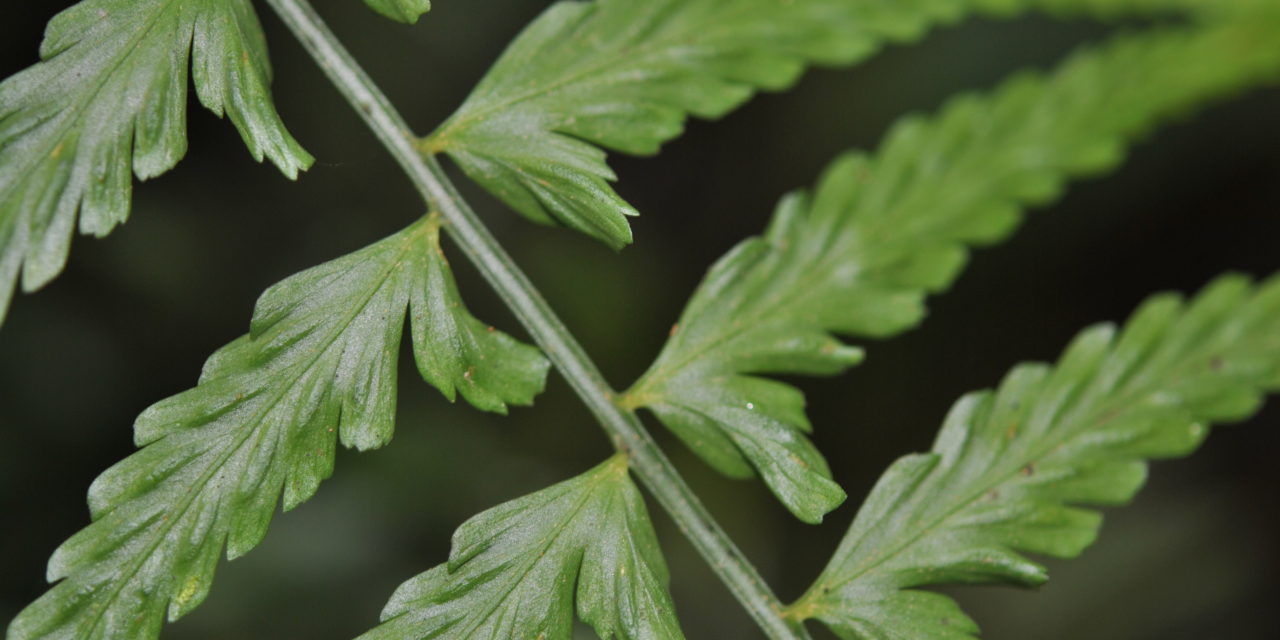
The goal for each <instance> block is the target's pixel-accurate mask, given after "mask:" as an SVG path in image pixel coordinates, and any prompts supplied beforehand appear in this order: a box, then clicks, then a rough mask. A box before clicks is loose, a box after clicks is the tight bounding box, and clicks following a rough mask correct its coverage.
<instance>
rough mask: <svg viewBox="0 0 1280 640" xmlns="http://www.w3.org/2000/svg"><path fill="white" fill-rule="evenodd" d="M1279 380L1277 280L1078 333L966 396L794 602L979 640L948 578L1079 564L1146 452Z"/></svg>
mask: <svg viewBox="0 0 1280 640" xmlns="http://www.w3.org/2000/svg"><path fill="white" fill-rule="evenodd" d="M1277 389H1280V277H1276V278H1272V279H1271V280H1270V281H1269V282H1268V283H1265V284H1264V285H1262V286H1261V287H1260V288H1257V289H1255V288H1254V287H1253V286H1252V285H1251V284H1250V283H1249V281H1248V280H1247V279H1245V278H1242V277H1226V278H1222V279H1219V280H1218V281H1217V282H1215V283H1213V284H1212V285H1210V286H1209V287H1207V288H1206V289H1205V291H1203V292H1202V293H1201V294H1200V295H1199V296H1198V297H1197V298H1196V299H1195V300H1194V301H1192V302H1191V303H1189V304H1185V305H1184V304H1183V302H1182V301H1181V300H1180V299H1179V298H1178V297H1177V296H1173V295H1162V296H1157V297H1155V298H1153V299H1151V300H1150V301H1148V302H1147V303H1146V304H1144V305H1143V306H1142V307H1141V308H1140V309H1139V310H1138V311H1137V312H1136V313H1135V314H1134V316H1133V317H1132V318H1131V319H1130V321H1129V322H1128V324H1127V326H1126V327H1125V328H1124V330H1123V331H1121V332H1119V334H1118V335H1117V332H1116V330H1115V328H1114V327H1112V326H1109V325H1102V326H1097V327H1094V328H1092V329H1088V330H1086V331H1084V332H1083V333H1081V334H1080V335H1079V337H1077V338H1076V340H1075V341H1074V342H1073V343H1072V345H1071V346H1070V347H1069V348H1068V349H1067V350H1066V352H1065V353H1064V354H1063V356H1062V358H1061V359H1060V360H1059V361H1058V364H1057V365H1056V366H1054V367H1050V366H1047V365H1042V364H1027V365H1021V366H1019V367H1016V368H1014V369H1013V371H1011V372H1010V373H1009V375H1008V376H1006V377H1005V379H1004V381H1003V382H1002V383H1001V385H1000V388H999V389H998V390H996V391H994V392H991V391H985V392H979V393H973V394H969V395H967V396H965V397H964V398H962V399H961V400H960V401H959V402H958V403H956V405H955V406H954V407H953V408H952V410H951V412H950V414H949V415H948V416H947V419H946V422H945V424H944V425H943V427H942V431H941V432H940V433H939V434H938V439H937V441H936V442H935V444H934V448H933V452H931V453H927V454H919V455H911V456H906V457H904V458H902V459H900V460H898V461H897V462H896V463H894V464H893V466H891V467H890V468H889V470H888V471H887V472H885V474H884V476H883V477H882V478H881V479H880V482H879V483H877V484H876V487H875V488H874V489H872V491H871V495H870V496H868V498H867V501H866V503H865V504H864V505H863V507H862V510H861V511H860V512H859V513H858V516H857V518H856V519H855V520H854V523H853V526H852V527H851V528H850V530H849V533H848V534H847V535H846V536H845V539H844V541H843V542H842V543H841V544H840V547H839V549H838V550H837V551H836V554H835V556H834V557H833V558H832V560H831V562H830V564H829V565H828V566H827V568H826V570H825V571H823V573H822V575H821V577H819V578H818V580H817V582H816V583H815V584H814V585H813V587H812V588H810V590H809V592H808V593H807V594H806V595H805V596H804V597H803V598H801V599H800V601H799V602H797V603H796V604H795V605H793V607H792V608H791V609H790V614H789V615H792V616H794V617H797V618H801V619H804V618H817V619H819V620H822V621H823V622H825V623H826V624H827V625H828V626H830V627H831V628H832V629H833V630H834V631H835V632H836V633H837V635H839V636H841V637H842V638H846V639H867V640H870V639H872V638H875V639H877V640H880V639H890V638H894V639H896V638H901V639H903V640H906V639H908V638H911V639H914V638H955V639H960V638H972V637H974V636H975V634H976V633H977V626H976V625H975V624H973V622H972V621H971V620H969V619H968V618H967V617H966V616H965V615H964V614H963V613H962V612H961V611H960V609H959V607H958V606H957V605H956V604H955V603H954V602H953V601H951V600H950V599H949V598H947V597H946V596H943V595H941V594H937V593H931V592H927V591H919V590H916V589H915V588H916V587H922V586H928V585H938V584H948V583H1013V584H1020V585H1038V584H1041V583H1043V582H1044V581H1045V580H1046V579H1047V575H1046V573H1045V569H1044V567H1042V566H1040V565H1039V564H1037V563H1034V562H1032V561H1030V560H1028V559H1027V558H1025V557H1023V556H1022V555H1021V554H1020V553H1019V552H1029V553H1037V554H1043V555H1047V556H1052V557H1058V558H1069V557H1074V556H1076V555H1078V554H1080V552H1081V551H1083V550H1084V549H1085V547H1087V546H1089V544H1091V543H1092V542H1093V540H1094V538H1095V536H1096V535H1097V532H1098V527H1099V525H1100V523H1101V519H1102V518H1101V515H1100V514H1098V513H1097V512H1096V511H1093V510H1091V509H1086V508H1083V507H1081V506H1078V505H1114V504H1122V503H1124V502H1127V501H1128V500H1129V499H1131V498H1132V497H1133V495H1134V494H1135V493H1136V492H1137V490H1138V489H1139V487H1140V486H1141V485H1142V483H1143V481H1144V479H1145V478H1146V469H1147V466H1146V463H1145V460H1147V459H1150V458H1169V457H1176V456H1183V455H1186V454H1188V453H1190V452H1191V451H1193V450H1194V449H1195V448H1196V447H1197V446H1198V445H1199V444H1200V442H1201V441H1202V440H1203V439H1204V437H1205V436H1206V435H1207V433H1208V429H1207V425H1208V423H1211V422H1228V421H1234V420H1239V419H1243V418H1245V417H1248V416H1249V415H1251V414H1253V413H1254V412H1255V411H1256V410H1257V408H1258V407H1259V406H1260V404H1261V401H1262V394H1263V392H1265V391H1275V390H1277Z"/></svg>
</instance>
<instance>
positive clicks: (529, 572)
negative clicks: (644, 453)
mask: <svg viewBox="0 0 1280 640" xmlns="http://www.w3.org/2000/svg"><path fill="white" fill-rule="evenodd" d="M667 582H668V576H667V566H666V562H665V561H664V560H663V559H662V550H661V549H660V548H659V547H658V541H657V537H656V536H655V535H654V532H653V525H651V524H650V523H649V514H648V512H647V511H646V510H645V506H644V499H643V498H642V497H641V496H640V492H639V491H638V490H637V489H636V487H635V485H634V484H633V483H632V482H631V478H630V477H629V476H628V474H627V460H626V458H625V457H624V456H621V455H619V456H614V457H613V458H611V459H610V460H608V461H606V462H605V463H603V464H601V465H600V466H598V467H596V468H595V469H592V470H591V471H588V472H587V473H584V474H582V475H580V476H578V477H576V478H573V479H571V480H567V481H565V482H561V483H559V484H557V485H554V486H551V487H548V488H546V489H543V490H542V491H539V492H537V493H534V494H532V495H528V496H525V497H523V498H519V499H517V500H512V501H511V502H507V503H505V504H502V505H500V506H498V507H494V508H493V509H490V510H488V511H485V512H484V513H481V514H480V515H478V516H476V517H474V518H472V519H470V520H468V521H467V522H466V523H464V524H463V525H462V527H460V528H459V529H458V531H457V532H456V533H454V536H453V551H452V553H451V554H450V555H449V562H448V563H446V564H443V565H440V566H438V567H436V568H434V569H431V570H430V571H427V572H426V573H423V574H422V575H419V576H417V577H415V578H413V579H411V580H409V581H408V582H406V583H404V584H403V585H401V586H400V588H399V589H397V590H396V593H395V595H394V596H392V598H391V602H390V603H388V604H387V607H386V609H385V610H384V611H383V613H382V618H383V623H382V624H381V625H380V626H378V627H377V628H375V629H373V630H372V631H369V632H368V633H366V634H364V635H363V636H361V637H360V640H413V639H420V640H425V639H427V638H440V639H443V638H458V639H459V640H461V639H464V638H465V639H467V640H507V639H508V638H569V637H570V635H571V632H572V625H573V619H574V611H575V610H576V611H577V615H578V618H580V619H581V620H582V621H584V622H586V623H587V624H590V625H591V626H592V627H593V628H594V629H595V630H596V633H597V634H598V635H599V636H600V637H601V638H603V639H604V640H610V639H612V638H617V639H618V640H624V639H625V640H641V639H644V640H661V639H665V638H671V639H679V638H683V637H684V635H683V634H682V633H681V632H680V625H679V623H678V622H677V621H676V618H675V610H674V607H673V606H672V603H671V596H670V594H668V593H667Z"/></svg>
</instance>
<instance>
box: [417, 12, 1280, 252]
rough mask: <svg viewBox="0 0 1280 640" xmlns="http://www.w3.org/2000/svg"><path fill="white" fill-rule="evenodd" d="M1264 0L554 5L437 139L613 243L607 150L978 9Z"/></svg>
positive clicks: (551, 213)
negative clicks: (812, 67) (811, 66)
mask: <svg viewBox="0 0 1280 640" xmlns="http://www.w3.org/2000/svg"><path fill="white" fill-rule="evenodd" d="M1264 2H1265V0H1230V1H1229V2H1221V3H1219V2H1214V3H1204V2H1202V1H1201V0H1121V1H1118V2H1117V1H1115V0H921V1H915V2H850V1H849V0H654V1H650V2H631V1H628V0H596V1H595V2H577V1H566V2H560V3H557V4H556V5H554V6H552V7H551V8H550V9H548V10H547V11H546V12H544V13H543V14H542V15H541V16H540V17H538V18H537V19H536V20H535V21H534V22H533V23H532V24H530V25H529V26H528V28H526V29H525V31H524V32H523V33H521V34H520V36H519V37H518V38H517V39H516V40H515V41H514V42H513V43H512V44H511V45H510V46H509V47H508V48H507V50H506V52H505V53H503V55H502V56H501V57H500V58H499V59H498V61H497V62H496V63H494V66H493V68H492V69H490V71H489V73H488V74H487V75H486V76H485V78H484V79H483V80H482V81H481V82H480V83H479V85H477V86H476V88H475V90H474V91H473V92H472V94H471V95H470V96H469V97H468V98H467V100H466V101H465V102H464V103H463V104H462V106H461V107H459V109H458V111H457V112H456V113H454V114H453V116H452V117H450V118H449V120H447V121H446V122H445V123H443V124H442V125H441V126H440V128H439V129H437V130H436V131H435V132H434V133H433V134H431V136H429V137H428V138H427V139H426V140H424V141H423V143H422V149H423V150H424V151H425V152H428V153H439V152H445V153H447V154H448V155H449V156H450V157H452V158H453V159H454V161H456V162H457V163H458V164H459V166H461V167H462V169H463V170H464V171H465V172H466V173H467V175H468V176H470V177H471V178H472V179H473V180H475V181H476V182H478V183H479V184H480V185H482V186H484V187H485V188H486V189H488V190H489V191H490V192H491V193H493V194H494V195H495V196H497V197H498V198H500V199H502V200H503V201H504V202H506V203H507V204H508V205H510V206H511V207H512V208H514V209H515V210H516V211H518V212H520V213H521V214H524V215H525V216H526V217H528V218H530V219H532V220H534V221H536V222H541V223H545V224H552V223H556V222H558V223H560V224H563V225H566V226H568V227H571V228H573V229H577V230H579V231H581V232H584V233H586V234H588V235H590V236H593V237H595V238H598V239H600V240H602V241H603V242H605V243H607V244H609V245H610V246H612V247H614V248H620V247H622V246H624V245H626V244H628V243H630V242H631V228H630V226H629V224H628V223H627V220H626V218H627V216H633V215H636V211H635V209H634V208H633V207H631V205H629V204H627V202H626V201H624V200H623V199H622V198H621V197H620V196H619V195H618V194H617V193H615V192H614V190H613V189H612V187H610V186H609V183H610V182H611V181H613V180H615V179H616V176H615V175H614V173H613V171H612V170H611V169H610V168H609V166H608V164H606V162H605V156H606V154H605V151H604V149H611V150H614V151H620V152H623V153H629V154H635V155H649V154H653V153H656V152H657V151H658V149H659V147H660V146H661V145H662V144H663V143H665V142H667V141H668V140H671V139H672V138H675V137H676V136H678V135H680V133H681V131H682V130H683V128H684V120H685V118H686V117H687V116H688V115H694V116H697V117H700V118H718V117H720V116H723V115H724V114H726V113H728V112H729V111H732V110H733V109H734V108H736V107H737V106H739V105H740V104H742V103H743V102H745V101H746V100H747V99H749V98H750V97H751V95H752V94H753V93H754V92H755V91H756V90H759V89H764V90H781V89H785V88H787V87H788V86H790V85H791V84H792V83H793V82H794V81H795V80H796V78H797V77H799V75H800V73H801V72H802V71H803V70H804V68H805V66H806V65H808V64H820V65H848V64H852V63H855V62H858V61H860V60H863V59H865V58H867V57H869V56H870V55H871V54H873V53H874V52H875V51H876V50H877V49H878V48H879V47H880V46H882V45H883V44H885V43H887V42H905V41H912V40H916V39H918V38H919V37H921V36H922V35H923V34H924V33H925V31H926V30H927V29H929V28H931V27H933V26H935V25H938V24H945V23H949V22H954V21H956V20H957V19H959V18H960V17H962V16H963V15H965V14H967V13H985V14H990V15H1000V16H1009V15H1017V14H1020V13H1023V12H1025V11H1027V10H1032V9H1043V10H1049V11H1054V12H1057V13H1068V14H1077V15H1078V14H1089V15H1103V16H1111V17H1114V16H1123V15H1134V14H1144V13H1174V12H1182V11H1195V12H1197V13H1201V14H1206V15H1218V14H1228V15H1230V14H1234V13H1237V12H1238V11H1239V9H1240V7H1239V5H1242V4H1243V5H1245V6H1246V7H1249V8H1252V7H1255V6H1261V5H1262V4H1264Z"/></svg>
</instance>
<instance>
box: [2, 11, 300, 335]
mask: <svg viewBox="0 0 1280 640" xmlns="http://www.w3.org/2000/svg"><path fill="white" fill-rule="evenodd" d="M40 58H41V59H42V60H43V62H40V63H38V64H36V65H34V66H32V67H30V68H28V69H26V70H25V71H22V72H20V73H18V74H17V75H14V76H13V77H11V78H9V79H7V80H5V81H4V82H3V83H0V320H3V318H4V316H5V312H6V310H7V308H8V305H9V300H10V299H11V298H12V296H13V289H14V287H15V285H16V281H17V278H18V273H19V271H21V272H22V288H23V290H25V291H33V290H35V289H37V288H39V287H41V286H43V285H44V284H46V283H47V282H49V281H50V280H52V279H53V278H54V277H55V276H57V274H58V273H59V272H61V271H62V267H63V265H64V264H65V263H66V259H67V251H68V248H69V245H70V243H71V235H72V230H73V229H74V228H75V226H76V219H77V215H78V217H79V227H80V231H81V233H86V234H93V235H96V236H99V237H101V236H104V235H106V234H107V233H109V232H110V231H111V229H112V228H114V227H115V226H116V225H117V224H119V223H121V222H123V221H124V220H125V218H127V217H128V215H129V204H130V198H131V190H132V184H131V182H132V174H137V176H138V178H140V179H142V180H146V179H147V178H152V177H155V176H157V175H160V174H161V173H164V172H165V171H168V170H169V169H171V168H172V167H173V166H174V165H175V164H177V162H178V160H179V159H181V158H182V156H183V155H184V154H185V153H186V150H187V139H186V110H187V67H188V65H190V66H191V68H192V76H193V77H194V79H195V86H196V93H197V95H199V97H200V101H201V102H202V103H203V104H204V105H205V106H206V107H208V108H209V109H210V110H212V111H213V112H214V113H217V114H218V115H220V116H221V115H223V114H226V115H228V116H230V118H231V121H232V122H233V123H234V124H235V125H236V127H237V128H238V129H239V130H240V133H241V135H242V136H243V137H244V140H245V143H246V144H247V145H248V146H249V151H250V152H251V153H252V154H253V156H254V157H255V158H257V159H258V160H259V161H261V160H262V159H263V158H264V157H266V158H270V159H271V161H272V162H274V163H275V164H276V166H278V167H279V168H280V170H281V171H283V172H284V173H285V175H287V176H289V177H290V178H293V177H295V176H296V175H297V173H298V171H299V170H300V169H305V168H306V167H308V166H310V164H311V161H312V159H311V156H310V155H308V154H307V152H306V151H304V150H303V149H302V147H301V146H299V145H298V143H297V142H296V141H295V140H294V139H293V137H292V136H290V135H289V132H288V131H286V130H285V128H284V125H283V124H282V123H281V122H280V116H279V115H278V114H277V113H276V110H275V107H274V106H273V105H272V102H271V90H270V88H269V85H270V81H271V68H270V66H269V63H268V60H267V46H266V41H265V40H264V39H263V36H262V29H261V27H260V26H259V24H258V19H257V17H256V16H255V15H254V12H253V7H252V6H251V5H250V4H249V2H248V1H247V0H85V1H84V2H80V3H79V4H76V5H75V6H73V7H71V8H70V9H67V10H65V11H63V12H62V13H60V14H58V15H57V16H55V17H54V18H53V20H52V21H50V22H49V27H48V30H47V31H46V32H45V39H44V43H43V44H42V45H41V47H40Z"/></svg>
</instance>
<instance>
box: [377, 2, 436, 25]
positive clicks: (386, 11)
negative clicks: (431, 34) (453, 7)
mask: <svg viewBox="0 0 1280 640" xmlns="http://www.w3.org/2000/svg"><path fill="white" fill-rule="evenodd" d="M364 3H365V4H367V5H369V8H370V9H373V10H374V11H377V12H378V13H380V14H382V15H384V16H386V17H388V18H391V19H392V20H395V21H396V22H403V23H405V24H416V23H417V22H418V18H419V17H421V16H422V14H424V13H426V12H428V11H430V10H431V0H364Z"/></svg>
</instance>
